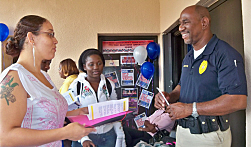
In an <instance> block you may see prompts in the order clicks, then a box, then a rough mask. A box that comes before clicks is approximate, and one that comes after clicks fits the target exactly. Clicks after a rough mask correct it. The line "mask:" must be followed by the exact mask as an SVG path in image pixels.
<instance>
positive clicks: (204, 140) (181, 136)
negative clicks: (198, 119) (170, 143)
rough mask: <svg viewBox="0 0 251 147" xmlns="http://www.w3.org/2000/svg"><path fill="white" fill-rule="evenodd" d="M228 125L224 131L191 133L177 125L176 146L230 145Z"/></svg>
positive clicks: (229, 146)
mask: <svg viewBox="0 0 251 147" xmlns="http://www.w3.org/2000/svg"><path fill="white" fill-rule="evenodd" d="M231 142H232V136H231V131H230V127H229V128H228V129H227V130H226V131H223V132H222V131H221V130H220V129H219V130H218V131H215V132H210V133H203V134H191V133H190V130H189V128H182V127H181V126H179V125H178V126H177V132H176V147H231Z"/></svg>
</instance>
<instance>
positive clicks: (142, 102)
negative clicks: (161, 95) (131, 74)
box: [138, 89, 154, 109]
mask: <svg viewBox="0 0 251 147" xmlns="http://www.w3.org/2000/svg"><path fill="white" fill-rule="evenodd" d="M153 96H154V93H152V92H150V91H147V90H145V89H142V92H141V94H140V97H139V101H138V105H139V106H142V107H145V108H147V109H149V107H150V104H151V102H152V99H153Z"/></svg>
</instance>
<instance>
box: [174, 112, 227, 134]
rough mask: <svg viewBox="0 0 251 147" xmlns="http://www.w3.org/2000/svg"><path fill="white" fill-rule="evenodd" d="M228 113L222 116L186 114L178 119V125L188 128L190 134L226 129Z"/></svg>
mask: <svg viewBox="0 0 251 147" xmlns="http://www.w3.org/2000/svg"><path fill="white" fill-rule="evenodd" d="M228 118H229V115H223V116H205V115H200V116H199V117H197V118H194V117H192V116H188V117H185V118H182V119H179V120H178V124H179V126H181V127H183V128H189V129H190V132H191V134H202V133H209V132H213V131H217V130H218V129H219V128H220V130H221V131H226V130H227V129H228V128H229V120H228Z"/></svg>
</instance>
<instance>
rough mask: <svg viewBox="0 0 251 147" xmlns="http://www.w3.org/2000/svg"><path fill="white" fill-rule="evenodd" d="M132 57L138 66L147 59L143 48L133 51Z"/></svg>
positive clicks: (139, 47) (138, 47)
mask: <svg viewBox="0 0 251 147" xmlns="http://www.w3.org/2000/svg"><path fill="white" fill-rule="evenodd" d="M133 57H134V59H135V60H136V61H137V62H138V64H140V65H141V64H142V63H144V62H145V60H146V57H147V50H146V48H145V47H143V46H137V47H136V48H135V49H134V51H133Z"/></svg>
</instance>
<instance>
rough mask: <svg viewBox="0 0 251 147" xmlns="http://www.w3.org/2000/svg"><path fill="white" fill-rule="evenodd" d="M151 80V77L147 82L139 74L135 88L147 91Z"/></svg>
mask: <svg viewBox="0 0 251 147" xmlns="http://www.w3.org/2000/svg"><path fill="white" fill-rule="evenodd" d="M151 80H152V77H151V79H149V80H147V79H146V78H145V77H144V76H143V75H142V74H141V73H140V75H139V77H138V79H137V82H136V85H137V86H140V87H142V88H145V89H148V87H149V85H150V82H151Z"/></svg>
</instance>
